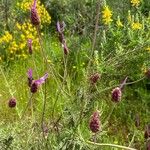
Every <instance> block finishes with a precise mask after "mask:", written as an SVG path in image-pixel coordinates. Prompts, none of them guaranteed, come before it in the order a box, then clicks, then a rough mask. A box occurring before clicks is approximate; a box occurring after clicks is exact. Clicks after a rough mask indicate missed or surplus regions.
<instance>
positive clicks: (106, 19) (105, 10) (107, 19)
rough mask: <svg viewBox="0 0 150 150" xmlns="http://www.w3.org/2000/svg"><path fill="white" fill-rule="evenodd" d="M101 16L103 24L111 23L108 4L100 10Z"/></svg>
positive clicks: (110, 12)
mask: <svg viewBox="0 0 150 150" xmlns="http://www.w3.org/2000/svg"><path fill="white" fill-rule="evenodd" d="M102 18H103V22H104V24H106V25H108V24H109V23H111V22H112V21H113V20H112V11H111V10H110V9H109V7H108V6H104V8H103V11H102Z"/></svg>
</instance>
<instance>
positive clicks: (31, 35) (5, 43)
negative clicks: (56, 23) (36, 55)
mask: <svg viewBox="0 0 150 150" xmlns="http://www.w3.org/2000/svg"><path fill="white" fill-rule="evenodd" d="M32 5H33V0H23V1H21V2H20V3H17V8H19V11H21V12H22V13H28V14H29V13H30V9H31V6H32ZM37 11H38V15H39V17H40V22H41V25H40V28H42V27H43V25H45V24H50V23H51V17H50V15H49V13H48V12H47V10H46V8H45V7H44V5H43V4H42V3H41V2H40V0H38V1H37ZM21 15H22V14H21ZM30 22H31V21H30V20H26V19H24V21H23V22H21V23H19V21H18V22H16V24H15V26H14V29H13V30H12V33H10V32H8V31H5V32H4V33H3V34H2V35H1V36H0V47H1V48H2V51H1V58H0V61H2V60H3V59H7V60H14V59H15V58H27V56H28V43H27V41H28V40H29V39H31V40H32V47H33V51H37V50H39V48H40V46H39V39H38V35H37V30H36V28H35V27H34V26H33V25H32V24H31V23H30ZM42 34H43V33H42Z"/></svg>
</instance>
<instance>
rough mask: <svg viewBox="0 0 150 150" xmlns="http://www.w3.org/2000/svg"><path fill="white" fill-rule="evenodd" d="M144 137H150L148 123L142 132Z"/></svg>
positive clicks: (149, 125)
mask: <svg viewBox="0 0 150 150" xmlns="http://www.w3.org/2000/svg"><path fill="white" fill-rule="evenodd" d="M144 137H145V139H148V138H150V124H148V125H147V126H146V129H145V133H144Z"/></svg>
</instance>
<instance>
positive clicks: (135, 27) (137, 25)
mask: <svg viewBox="0 0 150 150" xmlns="http://www.w3.org/2000/svg"><path fill="white" fill-rule="evenodd" d="M131 27H132V29H133V30H140V29H142V24H141V23H139V22H133V23H132V25H131Z"/></svg>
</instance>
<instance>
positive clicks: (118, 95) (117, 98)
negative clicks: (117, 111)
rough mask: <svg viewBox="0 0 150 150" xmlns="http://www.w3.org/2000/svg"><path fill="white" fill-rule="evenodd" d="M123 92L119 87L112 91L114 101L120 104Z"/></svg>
mask: <svg viewBox="0 0 150 150" xmlns="http://www.w3.org/2000/svg"><path fill="white" fill-rule="evenodd" d="M121 96H122V92H121V89H120V88H119V87H116V88H115V89H113V90H112V101H113V102H119V101H120V100H121Z"/></svg>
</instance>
